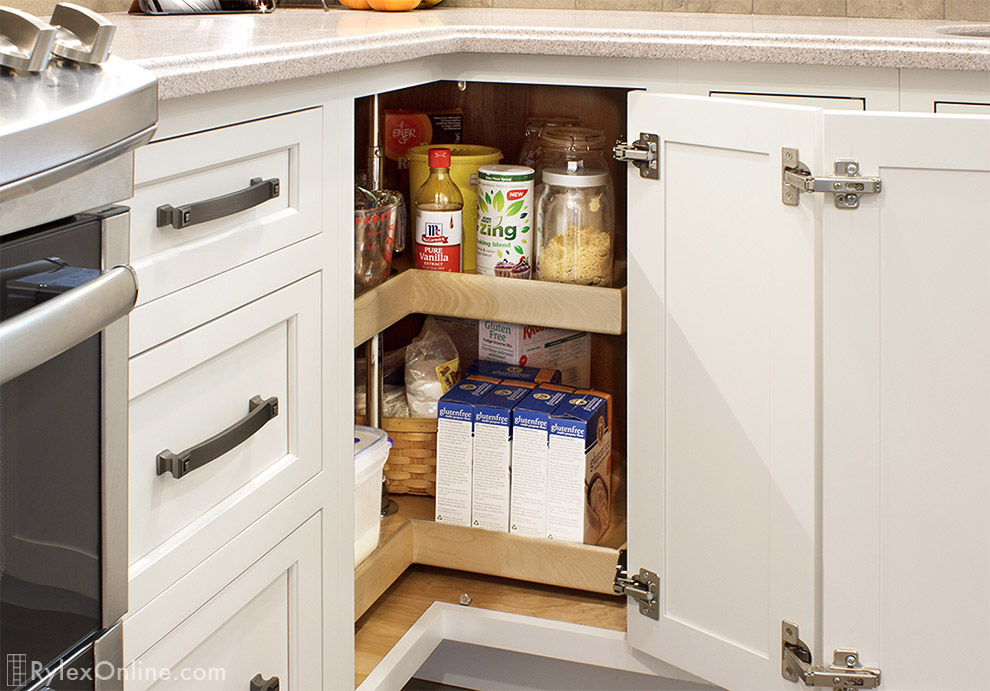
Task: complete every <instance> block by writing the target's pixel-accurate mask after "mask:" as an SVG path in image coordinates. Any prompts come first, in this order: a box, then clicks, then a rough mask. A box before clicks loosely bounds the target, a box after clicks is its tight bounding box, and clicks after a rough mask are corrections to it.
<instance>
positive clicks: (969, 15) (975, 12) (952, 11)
mask: <svg viewBox="0 0 990 691" xmlns="http://www.w3.org/2000/svg"><path fill="white" fill-rule="evenodd" d="M945 18H946V19H960V20H963V21H971V22H990V0H945Z"/></svg>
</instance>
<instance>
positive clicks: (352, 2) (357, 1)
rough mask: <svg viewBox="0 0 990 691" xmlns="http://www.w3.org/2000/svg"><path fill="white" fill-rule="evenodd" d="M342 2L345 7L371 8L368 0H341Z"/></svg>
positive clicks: (356, 8) (353, 8)
mask: <svg viewBox="0 0 990 691" xmlns="http://www.w3.org/2000/svg"><path fill="white" fill-rule="evenodd" d="M340 4H341V5H343V6H344V7H350V8H351V9H352V10H370V9H371V5H369V4H368V0H340Z"/></svg>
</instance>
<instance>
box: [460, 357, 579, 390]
mask: <svg viewBox="0 0 990 691" xmlns="http://www.w3.org/2000/svg"><path fill="white" fill-rule="evenodd" d="M472 374H480V375H482V376H485V377H495V378H498V379H512V380H515V381H531V382H534V383H536V384H544V383H550V384H559V383H560V370H559V369H549V368H542V367H523V366H521V365H512V364H506V363H504V362H495V361H493V360H475V361H474V362H472V363H471V366H470V367H468V371H467V375H468V376H471V375H472Z"/></svg>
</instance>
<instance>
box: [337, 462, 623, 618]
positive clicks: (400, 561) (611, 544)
mask: <svg viewBox="0 0 990 691" xmlns="http://www.w3.org/2000/svg"><path fill="white" fill-rule="evenodd" d="M613 481H614V482H617V480H616V479H615V478H613ZM613 496H615V497H616V498H617V499H618V500H617V501H616V502H614V503H613V506H612V527H611V528H610V529H609V531H608V533H607V534H606V535H605V537H604V538H603V539H602V541H601V544H600V545H583V544H578V543H572V542H555V541H553V540H544V539H540V538H531V537H521V536H519V535H513V534H509V533H498V532H494V531H490V530H479V529H477V528H468V527H464V526H454V525H446V524H443V523H436V522H434V521H433V498H432V497H420V496H412V495H395V496H393V499H395V500H396V501H397V503H398V505H399V511H398V512H397V513H395V514H393V515H391V516H387V517H385V518H384V519H383V520H382V534H381V541H380V543H379V546H378V549H377V550H375V551H374V552H372V554H371V555H370V556H369V557H368V558H367V559H365V560H364V561H363V562H361V564H359V565H358V567H357V568H356V569H355V570H354V618H355V620H356V619H358V618H359V617H360V616H361V615H362V614H364V613H365V612H366V611H367V610H368V608H370V607H371V606H372V605H373V604H374V603H375V601H376V600H377V599H378V598H379V597H380V596H381V595H382V593H384V592H385V591H386V590H387V589H388V588H389V586H391V585H392V583H394V582H395V581H396V579H398V578H399V576H401V575H402V573H403V572H405V570H406V569H408V568H409V567H410V566H412V565H414V564H420V565H423V566H436V567H441V568H446V569H457V570H459V571H470V572H472V573H476V574H485V575H488V576H499V577H502V578H512V579H516V580H520V581H528V582H530V583H541V584H546V585H552V586H559V587H564V588H573V589H576V590H583V591H587V592H592V593H599V594H604V595H612V581H613V580H614V578H615V564H616V562H617V561H618V557H619V549H620V548H621V547H622V546H623V545H624V544H625V541H626V521H625V513H626V511H625V490H624V489H622V490H620V491H617V492H614V493H613Z"/></svg>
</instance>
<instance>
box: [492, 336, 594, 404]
mask: <svg viewBox="0 0 990 691" xmlns="http://www.w3.org/2000/svg"><path fill="white" fill-rule="evenodd" d="M478 357H479V358H481V359H483V360H494V361H495V362H504V363H508V364H512V365H520V366H523V367H547V368H551V369H559V370H560V373H561V380H560V383H561V384H563V385H565V386H573V387H575V388H588V387H589V386H591V336H590V334H588V333H587V332H584V331H568V330H566V329H551V328H548V327H545V326H525V325H523V324H507V323H504V322H494V321H481V322H479V323H478Z"/></svg>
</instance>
